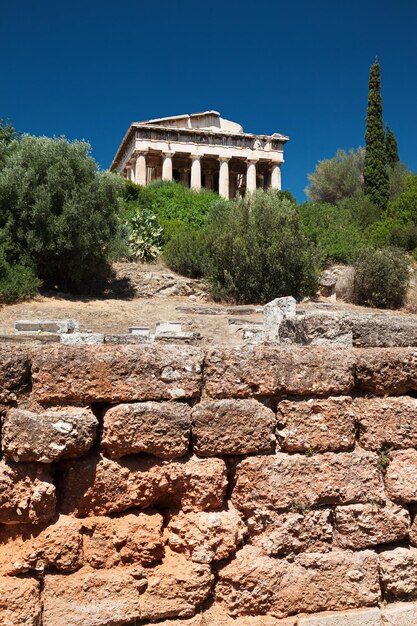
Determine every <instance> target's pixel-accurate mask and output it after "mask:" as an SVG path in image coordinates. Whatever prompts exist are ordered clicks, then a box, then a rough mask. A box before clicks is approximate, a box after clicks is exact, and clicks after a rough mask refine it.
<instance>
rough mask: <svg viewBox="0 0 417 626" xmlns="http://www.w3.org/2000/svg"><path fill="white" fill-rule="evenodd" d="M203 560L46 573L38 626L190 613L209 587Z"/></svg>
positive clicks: (95, 624) (100, 624) (108, 625)
mask: <svg viewBox="0 0 417 626" xmlns="http://www.w3.org/2000/svg"><path fill="white" fill-rule="evenodd" d="M212 580H213V577H212V575H211V572H210V568H209V566H208V565H201V564H197V563H192V562H191V561H187V560H186V559H185V558H184V557H182V556H181V555H175V557H174V558H173V557H170V555H169V554H168V555H167V557H166V558H165V559H164V561H163V562H162V563H161V564H160V565H157V566H156V567H154V568H146V569H145V568H141V567H136V568H129V567H125V568H113V569H110V570H91V569H89V568H84V569H82V570H79V571H78V572H75V573H74V574H69V575H67V576H63V575H47V576H45V588H44V593H43V601H44V610H43V626H121V625H122V624H130V623H133V622H135V621H140V620H159V619H164V618H168V617H190V616H192V615H194V614H195V612H196V609H197V608H198V607H199V606H200V605H201V604H202V602H204V600H205V599H206V598H207V596H208V595H209V593H210V590H211V583H212Z"/></svg>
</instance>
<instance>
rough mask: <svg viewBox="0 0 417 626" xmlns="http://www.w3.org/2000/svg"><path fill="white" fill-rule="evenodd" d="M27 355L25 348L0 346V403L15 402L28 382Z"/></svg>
mask: <svg viewBox="0 0 417 626" xmlns="http://www.w3.org/2000/svg"><path fill="white" fill-rule="evenodd" d="M29 375H30V368H29V355H28V351H27V350H26V349H25V348H21V347H17V346H11V345H0V402H9V401H11V400H16V397H17V395H16V394H17V393H19V391H21V389H22V387H24V386H25V385H26V384H27V383H28V382H29Z"/></svg>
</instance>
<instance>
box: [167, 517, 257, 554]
mask: <svg viewBox="0 0 417 626" xmlns="http://www.w3.org/2000/svg"><path fill="white" fill-rule="evenodd" d="M246 533H247V529H246V526H245V524H244V523H243V522H242V519H241V517H240V515H239V513H238V512H237V511H236V509H234V508H233V507H230V508H229V509H228V510H225V511H211V512H198V513H182V512H180V513H179V514H178V515H175V516H174V517H173V518H172V519H171V520H170V522H169V524H168V544H169V546H170V547H171V549H172V550H174V551H175V552H182V553H184V554H185V555H186V556H187V557H188V558H190V559H191V560H192V561H195V562H196V563H211V562H212V561H219V560H221V559H225V558H227V557H228V556H230V555H231V554H233V553H234V552H235V551H236V550H237V547H238V546H239V544H241V543H242V542H243V538H244V536H245V534H246Z"/></svg>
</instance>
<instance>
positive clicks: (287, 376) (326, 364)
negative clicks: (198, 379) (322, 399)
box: [204, 346, 355, 398]
mask: <svg viewBox="0 0 417 626" xmlns="http://www.w3.org/2000/svg"><path fill="white" fill-rule="evenodd" d="M354 362H355V358H354V355H353V351H352V350H348V349H335V348H311V347H305V348H298V347H297V348H295V347H293V346H291V347H261V346H255V347H243V348H218V349H214V350H210V351H209V352H208V353H207V355H206V359H205V366H204V378H205V387H204V388H205V392H206V393H207V395H209V396H211V397H213V398H228V397H229V398H230V397H235V398H247V397H251V396H275V395H280V394H289V395H290V394H291V395H301V396H306V395H318V396H321V395H328V394H335V395H339V394H346V393H348V392H349V391H350V390H351V389H352V388H353V384H354V381H353V369H354Z"/></svg>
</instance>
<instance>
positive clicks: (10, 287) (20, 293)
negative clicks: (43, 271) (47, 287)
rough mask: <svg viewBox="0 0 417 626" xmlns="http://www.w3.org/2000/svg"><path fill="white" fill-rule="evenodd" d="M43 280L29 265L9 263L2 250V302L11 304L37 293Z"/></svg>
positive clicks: (0, 256)
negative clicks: (38, 277) (37, 276)
mask: <svg viewBox="0 0 417 626" xmlns="http://www.w3.org/2000/svg"><path fill="white" fill-rule="evenodd" d="M40 286H41V281H40V280H38V279H37V278H36V276H35V275H34V273H33V271H32V270H31V269H30V268H29V267H23V265H9V263H8V262H7V261H6V258H5V253H4V250H2V249H1V250H0V302H1V303H3V304H11V303H13V302H20V301H22V300H25V299H26V298H29V297H32V296H34V295H36V293H37V291H38V289H39V287H40Z"/></svg>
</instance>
